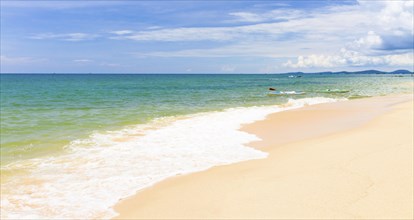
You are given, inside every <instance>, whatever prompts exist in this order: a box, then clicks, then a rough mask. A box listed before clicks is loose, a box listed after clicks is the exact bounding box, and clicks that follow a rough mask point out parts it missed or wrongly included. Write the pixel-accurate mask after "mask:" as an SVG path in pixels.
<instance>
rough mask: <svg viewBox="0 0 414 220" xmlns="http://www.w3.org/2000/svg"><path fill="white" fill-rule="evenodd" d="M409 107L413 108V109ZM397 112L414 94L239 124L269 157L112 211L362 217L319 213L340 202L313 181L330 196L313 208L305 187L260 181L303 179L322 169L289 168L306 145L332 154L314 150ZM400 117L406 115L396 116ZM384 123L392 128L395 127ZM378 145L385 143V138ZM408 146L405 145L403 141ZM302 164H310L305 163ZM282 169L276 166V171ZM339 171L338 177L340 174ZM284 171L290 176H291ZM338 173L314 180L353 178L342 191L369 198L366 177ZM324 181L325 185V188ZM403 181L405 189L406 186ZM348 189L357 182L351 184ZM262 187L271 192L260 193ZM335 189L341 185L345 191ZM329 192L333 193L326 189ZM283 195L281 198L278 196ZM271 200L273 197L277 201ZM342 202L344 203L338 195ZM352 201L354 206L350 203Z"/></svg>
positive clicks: (191, 179) (147, 194)
mask: <svg viewBox="0 0 414 220" xmlns="http://www.w3.org/2000/svg"><path fill="white" fill-rule="evenodd" d="M407 103H411V105H409V104H407ZM400 106H404V108H403V109H405V111H406V110H407V109H410V106H411V108H412V94H409V95H401V96H385V97H374V98H368V99H357V100H349V101H345V102H336V103H325V104H318V105H312V106H306V107H303V108H300V109H293V110H289V111H284V112H278V113H274V114H271V115H269V116H268V117H267V118H266V119H265V120H262V121H257V122H254V123H253V124H248V125H244V126H243V128H242V129H241V130H242V131H245V132H248V133H252V134H255V135H257V136H258V137H259V138H260V139H262V140H261V141H256V142H252V143H249V144H248V146H250V147H253V148H255V149H259V150H262V151H265V152H268V153H269V156H268V157H267V158H265V159H260V160H249V161H244V162H240V163H235V164H230V165H224V166H218V167H213V168H211V169H209V170H206V171H201V172H197V173H191V174H187V175H183V176H177V177H173V178H169V179H167V180H164V181H162V182H160V183H158V184H156V185H154V186H152V187H150V188H147V189H144V190H141V191H139V192H137V193H136V194H135V195H134V196H131V197H129V198H126V199H123V200H121V201H120V202H119V203H118V204H116V205H115V206H114V208H115V210H116V211H117V212H118V213H120V215H119V216H117V217H115V218H116V219H128V218H129V219H131V218H297V217H302V218H303V217H307V218H309V217H314V218H357V217H360V216H359V215H354V214H352V212H350V213H348V212H349V211H347V212H344V211H338V207H334V209H332V208H331V207H329V208H321V207H324V205H323V204H325V205H326V204H328V203H327V202H328V201H329V203H332V202H333V203H335V204H336V203H338V202H335V201H331V200H332V199H333V198H335V200H338V197H337V196H332V195H331V194H332V192H331V191H329V190H328V192H327V191H326V190H325V191H323V190H322V189H320V188H318V187H317V186H318V181H316V182H313V184H310V186H307V187H305V188H309V187H311V186H314V188H315V189H314V190H322V191H321V194H322V195H325V194H326V196H327V198H326V200H327V201H323V203H322V204H313V203H315V201H313V200H318V196H313V197H312V196H311V195H309V193H306V191H303V190H300V188H299V189H296V188H295V187H297V186H296V185H298V183H300V182H303V180H301V181H293V180H291V181H290V182H289V181H288V182H289V184H288V185H292V187H291V188H292V189H289V188H285V187H279V188H276V189H274V187H272V185H271V184H270V185H269V183H268V182H267V181H264V179H268V180H269V182H271V183H273V184H275V185H274V186H278V185H280V184H282V185H283V184H284V182H286V181H282V180H283V178H282V180H280V179H279V178H281V177H283V175H287V176H291V174H292V176H293V177H295V175H294V174H295V173H297V172H299V173H301V172H304V171H309V169H310V167H314V166H316V167H317V166H322V164H321V163H322V162H320V161H319V160H317V161H313V163H309V164H308V163H306V159H305V162H303V161H296V162H297V163H298V164H300V163H305V164H303V165H304V166H299V165H297V164H292V162H291V161H290V160H289V158H291V159H292V158H295V157H298V156H300V155H302V157H303V156H304V155H303V153H304V152H308V151H309V150H310V149H309V147H308V145H312V146H315V149H319V148H322V149H323V150H329V148H326V146H325V145H326V144H321V145H322V146H323V147H320V146H319V144H317V143H321V142H322V143H324V142H333V143H334V144H336V142H338V141H337V140H336V139H338V138H339V139H340V140H346V139H347V137H348V136H349V135H350V136H352V137H353V136H358V135H360V133H366V130H369V129H375V128H372V126H371V124H373V123H374V124H375V123H378V121H381V120H385V119H384V118H387V116H389V115H390V114H391V115H392V114H393V113H395V111H397V110H398V109H399V108H401V107H400ZM396 109H397V110H396ZM400 111H403V110H401V109H400ZM406 114H407V113H405V115H404V116H407V115H406ZM400 115H401V113H400ZM409 117H411V118H412V114H411V115H409ZM275 121H276V122H277V124H276V125H275V123H274V122H275ZM389 123H392V121H390V122H389ZM370 126H371V127H370ZM408 127H409V126H408ZM410 129H411V130H410ZM406 130H407V129H406ZM410 131H411V132H412V126H411V128H408V132H410ZM408 132H407V134H408ZM274 134H278V138H275V137H274ZM280 137H283V138H280ZM406 138H408V142H409V139H410V138H411V140H412V137H410V136H409V135H408V136H407V135H406ZM382 139H386V138H385V137H383V138H382ZM388 139H390V138H388ZM391 139H392V138H391ZM363 141H367V140H363ZM369 141H371V140H368V142H369ZM405 141H406V142H405V144H407V140H405ZM411 143H412V141H411ZM338 146H342V145H341V143H339V144H338ZM354 148H355V146H354V147H353V148H352V149H353V150H355V149H354ZM368 148H369V149H371V148H372V146H371V145H369V147H368ZM344 149H345V148H341V149H340V150H344ZM352 149H348V151H347V150H346V149H345V153H346V154H347V155H351V154H357V152H349V151H351V150H352ZM319 150H321V149H319ZM371 150H374V151H375V149H371ZM406 150H407V149H406ZM411 150H412V149H411ZM318 152H319V153H324V151H316V152H313V150H312V152H308V153H310V154H311V155H313V156H315V157H316V158H318V157H322V158H319V159H323V160H324V159H326V158H324V157H323V155H320V154H319V155H318ZM328 152H329V151H328ZM280 153H282V154H280ZM331 153H332V154H334V155H335V156H337V157H338V156H339V158H341V159H343V158H342V157H343V156H340V155H336V154H335V152H331ZM284 154H287V155H288V157H286V155H285V156H283V155H284ZM411 155H412V154H411ZM305 158H306V157H305ZM302 159H304V158H302ZM307 160H310V159H309V158H307ZM406 160H408V163H410V160H411V164H412V158H408V159H406ZM284 162H285V163H288V164H290V166H288V167H289V169H287V170H281V165H282V164H283V163H284ZM325 162H329V163H332V161H329V160H328V161H325ZM406 162H407V161H406ZM279 163H280V165H278V164H279ZM283 167H285V166H283ZM269 168H272V170H273V171H275V172H276V171H280V172H279V173H278V172H276V173H273V172H270V171H269ZM285 168H286V167H285ZM341 169H342V170H343V168H341ZM341 169H340V170H341ZM289 170H290V171H289ZM289 172H291V173H290V174H289ZM339 173H341V172H332V171H329V172H322V173H318V175H317V176H319V177H320V178H321V179H323V178H325V179H326V178H328V180H331V179H330V178H332V176H335V177H336V178H338V179H341V178H345V179H351V180H354V179H356V180H358V181H354V182H357V183H359V184H357V183H355V184H356V185H355V186H353V185H352V184H350V185H352V186H346V187H345V186H344V187H345V188H346V189H348V188H349V189H348V191H346V192H348V193H350V194H352V193H353V192H354V191H355V193H357V194H358V196H359V197H361V194H364V193H366V192H365V191H363V190H361V188H364V189H365V188H366V187H369V188H370V187H372V185H373V183H372V181H371V180H368V179H369V178H368V179H367V178H366V179H364V178H359V177H358V175H355V176H356V177H355V176H352V175H351V176H349V175H347V174H346V173H342V174H343V175H339ZM411 173H412V172H411ZM411 175H412V174H411ZM299 177H301V176H300V175H299V176H298V177H296V178H299ZM301 178H304V177H301ZM307 178H310V179H312V180H313V181H315V179H313V178H314V176H312V175H311V176H307ZM246 180H248V181H246ZM328 180H326V181H325V182H330V181H328ZM404 181H405V182H407V181H408V182H409V181H410V180H404ZM246 182H251V184H252V186H250V187H248V186H246ZM305 182H306V181H305ZM345 182H348V181H345ZM350 182H351V183H354V182H353V181H350ZM321 183H324V181H322V180H321ZM411 183H412V178H411ZM331 184H332V185H333V186H337V185H336V184H334V183H332V182H331ZM264 185H265V186H267V187H268V188H266V187H263V186H264ZM339 185H340V186H342V185H343V184H342V185H341V184H339ZM345 185H346V184H345ZM348 185H349V184H348ZM302 186H303V185H302ZM333 186H331V188H332V187H333ZM362 186H364V187H362ZM338 187H339V186H338ZM325 188H328V189H329V184H328V185H327V186H325ZM333 188H335V187H333ZM281 189H283V190H285V191H286V192H282V191H278V190H281ZM341 191H343V190H340V191H339V192H337V193H341ZM287 192H290V193H287ZM287 194H292V196H293V195H295V194H299V195H295V196H293V197H295V198H301V197H302V199H300V200H301V201H302V200H303V199H305V200H306V199H307V198H313V200H312V201H313V203H312V204H313V205H312V207H310V206H309V207H307V206H306V205H305V204H302V203H300V202H299V204H300V206H298V205H299V204H297V203H298V202H295V200H292V198H291V196H286V195H287ZM406 194H409V193H406ZM272 195H273V196H277V197H276V198H274V197H273V196H272ZM411 195H412V193H411ZM342 196H344V197H346V198H348V197H352V195H342ZM354 197H355V196H354ZM194 198H198V199H194ZM339 198H342V197H341V195H340V196H339ZM319 199H322V200H323V199H324V196H321V197H320V198H319ZM349 199H350V200H352V199H353V200H355V198H349ZM349 199H348V200H349ZM405 199H407V198H405ZM194 200H196V201H194ZM339 200H341V199H339ZM348 200H347V201H348ZM408 200H409V201H408ZM408 200H407V202H406V203H405V204H408V205H410V204H411V205H412V203H413V202H412V200H413V199H412V197H411V198H408ZM251 201H254V203H250V202H251ZM320 202H321V201H320ZM342 202H343V201H342ZM348 202H349V201H348ZM269 203H270V205H269ZM316 203H317V202H316ZM339 203H340V202H339ZM271 204H273V205H271ZM342 205H343V204H342ZM368 205H369V204H368ZM389 205H392V204H389ZM180 207H181V208H180ZM315 207H319V208H315ZM377 208H378V207H377ZM406 209H407V208H405V210H406ZM289 210H290V211H289ZM409 212H410V211H408V212H407V211H406V212H405V214H404V216H411V217H412V211H411V212H410V213H409ZM347 213H348V214H347ZM362 213H363V215H361V217H363V216H364V215H365V214H367V213H364V212H362ZM370 213H371V212H370ZM371 214H373V213H371ZM366 217H368V218H369V217H373V216H371V215H366ZM399 217H401V216H399Z"/></svg>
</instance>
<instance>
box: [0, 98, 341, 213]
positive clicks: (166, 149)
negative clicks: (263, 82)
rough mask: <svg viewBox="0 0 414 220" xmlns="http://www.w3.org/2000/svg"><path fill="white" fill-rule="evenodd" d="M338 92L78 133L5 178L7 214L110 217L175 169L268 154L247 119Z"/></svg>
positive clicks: (12, 167)
mask: <svg viewBox="0 0 414 220" xmlns="http://www.w3.org/2000/svg"><path fill="white" fill-rule="evenodd" d="M334 101H337V100H336V99H331V98H320V97H318V98H304V99H298V100H294V99H291V100H289V102H288V103H287V104H285V105H283V106H261V107H240V108H231V109H227V110H224V111H218V112H208V113H199V114H194V115H189V116H186V117H176V118H166V119H158V120H154V121H153V122H151V123H149V124H146V125H139V126H136V127H130V128H125V129H123V130H120V131H112V132H104V133H95V134H93V135H91V136H90V138H88V139H85V140H76V141H73V142H72V143H71V144H70V145H69V146H66V148H67V149H66V152H65V153H64V154H62V155H59V156H53V157H44V158H36V159H30V160H25V161H18V162H15V163H12V164H9V165H7V166H5V167H3V168H2V170H3V171H6V170H7V171H19V173H18V174H16V175H13V176H11V177H10V178H8V179H7V181H5V182H3V183H2V186H1V194H2V197H1V217H2V218H6V219H7V218H27V219H33V218H110V217H113V216H115V215H116V213H115V212H114V211H113V210H112V209H111V207H112V206H113V205H114V204H116V203H117V202H118V201H119V200H120V199H122V198H125V197H128V196H130V195H133V194H134V193H135V192H136V191H138V190H141V189H143V188H145V187H148V186H151V185H153V184H155V183H157V182H159V181H161V180H164V179H166V178H169V177H173V176H176V175H181V174H187V173H192V172H196V171H202V170H206V169H209V168H211V167H213V166H218V165H224V164H231V163H236V162H240V161H245V160H252V159H260V158H265V157H266V156H267V153H265V152H262V151H259V150H256V149H253V148H250V147H247V146H245V144H247V143H249V142H252V141H257V140H258V138H257V137H256V136H255V135H252V134H248V133H246V132H242V131H240V130H239V128H240V127H241V125H242V124H247V123H252V122H254V121H257V120H262V119H264V118H265V117H266V116H267V115H268V114H270V113H274V112H279V111H284V110H288V109H294V108H300V107H303V106H305V105H312V104H318V103H326V102H334Z"/></svg>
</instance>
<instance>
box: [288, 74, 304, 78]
mask: <svg viewBox="0 0 414 220" xmlns="http://www.w3.org/2000/svg"><path fill="white" fill-rule="evenodd" d="M288 77H289V78H300V77H302V76H301V75H296V76H295V75H289V76H288Z"/></svg>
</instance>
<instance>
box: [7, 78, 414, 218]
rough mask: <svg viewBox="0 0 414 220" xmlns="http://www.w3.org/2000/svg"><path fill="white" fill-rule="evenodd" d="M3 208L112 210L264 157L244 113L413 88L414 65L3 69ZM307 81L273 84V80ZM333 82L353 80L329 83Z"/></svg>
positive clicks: (86, 214)
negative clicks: (181, 70) (185, 70)
mask: <svg viewBox="0 0 414 220" xmlns="http://www.w3.org/2000/svg"><path fill="white" fill-rule="evenodd" d="M0 79H1V91H0V92H1V96H0V98H1V102H0V104H1V115H0V117H1V118H0V119H1V133H0V141H1V149H0V150H1V188H0V190H1V195H2V196H1V207H0V209H1V210H0V213H1V218H2V219H21V218H26V219H108V218H111V217H113V216H115V215H116V213H115V211H114V210H113V209H112V208H111V207H113V205H115V204H116V203H117V202H118V201H119V200H120V199H122V198H126V197H128V196H130V195H133V194H134V193H135V192H137V191H138V190H141V189H144V188H146V187H149V186H151V185H153V184H155V183H157V182H159V181H162V180H164V179H166V178H169V177H172V176H176V175H182V174H187V173H192V172H198V171H202V170H206V169H209V168H211V167H213V166H219V165H224V164H231V163H236V162H240V161H246V160H252V159H261V158H265V157H266V156H267V153H266V152H262V151H260V150H258V149H253V148H250V147H247V146H246V144H247V143H249V142H252V141H257V140H258V138H257V137H256V136H255V135H253V134H248V133H245V132H242V131H240V130H239V128H240V126H241V125H242V124H246V123H252V122H254V121H257V120H261V119H264V118H265V117H266V115H268V114H271V113H275V112H280V111H284V110H288V109H293V108H300V107H303V106H304V105H310V104H318V103H325V102H334V101H338V100H344V99H353V98H363V97H369V96H381V95H387V94H393V93H396V94H398V93H412V87H411V86H410V83H409V82H412V80H413V78H412V77H410V76H409V75H405V76H404V77H395V76H394V75H344V74H336V75H317V74H315V75H314V74H312V75H304V76H303V77H301V78H289V77H288V75H115V74H113V75H0ZM269 87H274V88H276V89H277V90H281V91H293V90H294V91H303V92H306V93H305V94H303V95H289V96H269V95H268V88H269ZM327 89H331V90H332V89H339V90H348V91H349V92H346V93H326V92H324V91H326V90H327Z"/></svg>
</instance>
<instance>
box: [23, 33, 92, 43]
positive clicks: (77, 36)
mask: <svg viewBox="0 0 414 220" xmlns="http://www.w3.org/2000/svg"><path fill="white" fill-rule="evenodd" d="M97 37H99V35H97V34H88V33H67V34H54V33H43V34H36V35H34V36H31V37H30V38H31V39H36V40H48V39H58V40H64V41H74V42H75V41H85V40H93V39H95V38H97Z"/></svg>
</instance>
